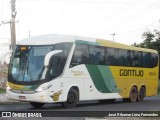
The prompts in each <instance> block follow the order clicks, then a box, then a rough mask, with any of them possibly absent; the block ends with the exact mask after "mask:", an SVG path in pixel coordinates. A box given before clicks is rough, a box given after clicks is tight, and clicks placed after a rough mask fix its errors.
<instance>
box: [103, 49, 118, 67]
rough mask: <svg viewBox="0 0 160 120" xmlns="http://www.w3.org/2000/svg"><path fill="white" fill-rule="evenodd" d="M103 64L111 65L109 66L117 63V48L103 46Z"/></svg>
mask: <svg viewBox="0 0 160 120" xmlns="http://www.w3.org/2000/svg"><path fill="white" fill-rule="evenodd" d="M105 65H111V66H117V65H118V49H117V48H105Z"/></svg>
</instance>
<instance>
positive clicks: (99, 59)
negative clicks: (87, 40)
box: [89, 46, 104, 65]
mask: <svg viewBox="0 0 160 120" xmlns="http://www.w3.org/2000/svg"><path fill="white" fill-rule="evenodd" d="M89 64H99V65H103V64H104V49H103V47H98V46H90V47H89Z"/></svg>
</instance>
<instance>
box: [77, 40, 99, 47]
mask: <svg viewBox="0 0 160 120" xmlns="http://www.w3.org/2000/svg"><path fill="white" fill-rule="evenodd" d="M75 43H80V44H87V45H88V44H89V45H98V46H100V44H99V43H96V42H90V41H83V40H76V41H75Z"/></svg>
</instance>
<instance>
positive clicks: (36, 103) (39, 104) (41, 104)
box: [30, 102, 45, 108]
mask: <svg viewBox="0 0 160 120" xmlns="http://www.w3.org/2000/svg"><path fill="white" fill-rule="evenodd" d="M30 104H31V106H33V107H35V108H41V107H42V106H43V105H44V104H45V103H38V102H30Z"/></svg>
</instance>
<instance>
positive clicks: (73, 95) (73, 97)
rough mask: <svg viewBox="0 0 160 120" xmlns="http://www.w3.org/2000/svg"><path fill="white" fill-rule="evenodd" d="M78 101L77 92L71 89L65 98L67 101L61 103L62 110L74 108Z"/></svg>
mask: <svg viewBox="0 0 160 120" xmlns="http://www.w3.org/2000/svg"><path fill="white" fill-rule="evenodd" d="M78 101H79V95H78V92H77V91H76V90H75V89H71V90H70V91H69V93H68V96H67V101H66V102H63V103H62V106H63V107H64V108H74V107H75V106H76V105H77V103H78Z"/></svg>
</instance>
